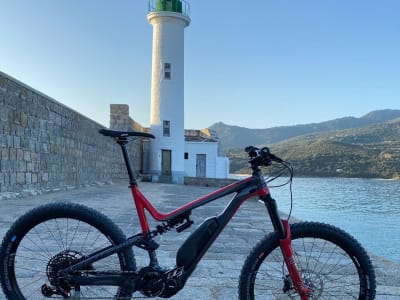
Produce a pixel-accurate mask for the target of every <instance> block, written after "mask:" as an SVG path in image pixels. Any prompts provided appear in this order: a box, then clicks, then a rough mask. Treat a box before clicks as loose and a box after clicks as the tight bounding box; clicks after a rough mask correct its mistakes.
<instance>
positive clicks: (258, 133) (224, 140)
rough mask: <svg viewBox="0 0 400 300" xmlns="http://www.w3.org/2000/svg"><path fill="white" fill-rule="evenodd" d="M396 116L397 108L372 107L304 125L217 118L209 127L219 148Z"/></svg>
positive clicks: (333, 128)
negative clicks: (248, 124) (255, 124)
mask: <svg viewBox="0 0 400 300" xmlns="http://www.w3.org/2000/svg"><path fill="white" fill-rule="evenodd" d="M399 117H400V110H391V109H386V110H377V111H372V112H370V113H368V114H366V115H364V116H362V117H360V118H356V117H344V118H339V119H335V120H330V121H326V122H321V123H312V124H304V125H294V126H280V127H273V128H266V129H249V128H245V127H239V126H232V125H227V124H224V123H222V122H219V123H216V124H213V125H212V126H210V127H209V128H210V129H212V130H214V131H215V132H216V133H217V135H218V136H219V138H220V141H221V148H222V149H229V148H244V147H246V146H248V145H269V144H272V143H277V142H280V141H284V140H287V139H290V138H294V137H297V136H301V135H305V134H312V133H319V132H327V131H333V130H343V129H351V128H358V127H362V126H367V125H373V124H378V123H382V122H386V121H389V120H393V119H395V118H399Z"/></svg>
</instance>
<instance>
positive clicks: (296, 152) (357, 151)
mask: <svg viewBox="0 0 400 300" xmlns="http://www.w3.org/2000/svg"><path fill="white" fill-rule="evenodd" d="M260 144H263V145H268V146H269V147H270V148H271V151H272V152H273V153H275V154H277V155H278V156H280V157H282V158H283V159H285V160H288V161H290V162H291V163H292V164H293V166H294V168H295V172H296V175H300V176H318V177H320V176H321V177H325V176H340V177H365V178H372V177H373V178H399V177H400V118H398V119H395V120H391V121H387V122H384V123H379V124H374V125H368V126H363V127H359V128H352V129H346V130H336V131H330V132H321V133H313V134H307V135H303V136H299V137H295V138H292V139H288V140H285V141H281V142H278V143H272V144H270V143H260ZM227 155H228V156H229V157H230V159H231V172H232V173H234V172H237V173H245V172H248V170H249V168H248V163H247V158H246V156H245V153H244V151H243V149H242V148H237V149H231V150H228V151H227Z"/></svg>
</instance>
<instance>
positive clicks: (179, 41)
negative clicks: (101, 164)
mask: <svg viewBox="0 0 400 300" xmlns="http://www.w3.org/2000/svg"><path fill="white" fill-rule="evenodd" d="M147 20H148V21H149V23H150V24H151V25H152V26H153V52H152V75H151V76H152V77H151V111H150V114H151V115H150V128H151V133H152V134H154V136H155V137H156V139H155V140H153V141H152V145H151V155H150V169H151V173H152V177H153V178H152V179H153V181H166V182H172V183H183V180H184V175H185V169H184V168H185V164H184V143H185V137H184V136H185V129H184V29H185V27H186V26H188V25H189V23H190V18H189V4H188V3H186V2H185V1H184V0H150V1H149V13H148V14H147Z"/></svg>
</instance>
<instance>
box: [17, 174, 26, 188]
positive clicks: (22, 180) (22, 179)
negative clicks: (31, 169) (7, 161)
mask: <svg viewBox="0 0 400 300" xmlns="http://www.w3.org/2000/svg"><path fill="white" fill-rule="evenodd" d="M17 184H20V185H23V184H25V173H24V172H18V173H17Z"/></svg>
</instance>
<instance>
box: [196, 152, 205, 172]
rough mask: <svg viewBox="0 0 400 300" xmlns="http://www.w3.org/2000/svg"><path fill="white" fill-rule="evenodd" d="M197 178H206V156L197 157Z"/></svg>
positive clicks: (198, 155)
mask: <svg viewBox="0 0 400 300" xmlns="http://www.w3.org/2000/svg"><path fill="white" fill-rule="evenodd" d="M196 177H206V155H205V154H197V155H196Z"/></svg>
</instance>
